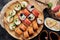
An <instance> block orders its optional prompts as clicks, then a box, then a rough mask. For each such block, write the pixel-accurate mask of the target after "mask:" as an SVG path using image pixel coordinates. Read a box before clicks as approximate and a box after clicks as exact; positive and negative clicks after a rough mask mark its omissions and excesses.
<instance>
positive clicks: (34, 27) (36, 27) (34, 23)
mask: <svg viewBox="0 0 60 40" xmlns="http://www.w3.org/2000/svg"><path fill="white" fill-rule="evenodd" d="M32 24H33V29H34V30H37V29H38V25H37V22H36V21H33V23H32Z"/></svg>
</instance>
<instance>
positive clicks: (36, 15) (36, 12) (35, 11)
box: [32, 9, 39, 17]
mask: <svg viewBox="0 0 60 40" xmlns="http://www.w3.org/2000/svg"><path fill="white" fill-rule="evenodd" d="M32 13H33V14H34V15H35V17H38V15H39V12H38V10H36V9H34V10H33V11H32Z"/></svg>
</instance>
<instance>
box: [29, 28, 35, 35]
mask: <svg viewBox="0 0 60 40" xmlns="http://www.w3.org/2000/svg"><path fill="white" fill-rule="evenodd" d="M28 32H29V34H30V35H32V34H34V30H33V28H32V27H28Z"/></svg>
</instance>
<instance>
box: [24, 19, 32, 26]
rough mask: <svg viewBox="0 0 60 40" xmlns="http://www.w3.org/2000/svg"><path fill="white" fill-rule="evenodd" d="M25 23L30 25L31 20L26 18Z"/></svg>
mask: <svg viewBox="0 0 60 40" xmlns="http://www.w3.org/2000/svg"><path fill="white" fill-rule="evenodd" d="M23 23H24V24H26V25H30V24H31V21H30V20H29V19H27V18H26V19H25V20H24V21H23Z"/></svg>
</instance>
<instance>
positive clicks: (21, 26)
mask: <svg viewBox="0 0 60 40" xmlns="http://www.w3.org/2000/svg"><path fill="white" fill-rule="evenodd" d="M19 28H20V29H21V30H22V31H25V30H26V29H27V27H26V26H25V25H24V24H21V25H20V26H19Z"/></svg>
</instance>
